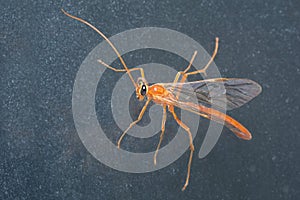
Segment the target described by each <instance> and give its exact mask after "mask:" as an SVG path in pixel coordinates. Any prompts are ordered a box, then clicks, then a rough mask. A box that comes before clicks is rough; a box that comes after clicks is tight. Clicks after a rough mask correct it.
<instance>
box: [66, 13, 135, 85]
mask: <svg viewBox="0 0 300 200" xmlns="http://www.w3.org/2000/svg"><path fill="white" fill-rule="evenodd" d="M61 11H62V12H63V13H64V14H65V15H67V16H68V17H70V18H72V19H75V20H77V21H80V22H81V23H84V24H86V25H87V26H89V27H90V28H92V29H93V30H94V31H96V32H97V33H98V34H99V35H101V36H102V37H103V38H104V39H105V40H106V42H107V43H108V44H109V45H110V46H111V48H112V49H113V50H114V52H115V53H116V54H117V56H118V58H119V59H120V61H121V63H122V65H123V66H124V68H125V70H126V72H127V73H128V76H129V78H130V80H131V81H132V83H133V85H134V87H135V88H137V85H136V83H135V81H134V79H133V77H132V75H131V74H130V71H129V69H128V67H127V65H126V63H125V62H124V60H123V58H122V57H121V55H120V53H119V51H118V50H117V48H116V47H115V46H114V45H113V44H112V42H111V41H110V40H109V39H108V38H107V37H106V36H105V35H104V34H103V33H102V32H101V31H99V30H98V29H97V28H96V27H95V26H93V25H92V24H90V23H89V22H87V21H85V20H83V19H81V18H79V17H76V16H73V15H71V14H69V13H67V12H66V11H65V10H64V9H61Z"/></svg>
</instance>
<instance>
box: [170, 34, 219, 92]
mask: <svg viewBox="0 0 300 200" xmlns="http://www.w3.org/2000/svg"><path fill="white" fill-rule="evenodd" d="M218 47H219V38H216V45H215V50H214V53H213V55H212V57H211V58H210V60H209V61H208V63H207V64H206V65H205V67H204V68H203V69H200V70H196V71H193V72H189V73H187V71H188V70H189V69H190V68H191V65H192V63H193V61H194V58H195V56H196V54H197V51H195V53H194V55H193V57H192V59H191V61H190V64H189V65H188V67H187V68H186V69H185V70H184V71H183V72H182V71H181V72H178V73H177V75H176V77H175V80H174V82H173V83H177V82H178V79H179V77H180V75H181V76H182V78H181V80H180V83H184V82H185V80H186V79H187V77H188V76H189V75H194V74H198V73H203V74H204V75H205V76H206V70H207V69H208V67H209V66H210V64H211V63H212V61H213V60H214V58H215V57H216V55H217V52H218ZM180 91H181V88H180V89H179V91H178V92H177V95H176V97H177V98H179V95H180Z"/></svg>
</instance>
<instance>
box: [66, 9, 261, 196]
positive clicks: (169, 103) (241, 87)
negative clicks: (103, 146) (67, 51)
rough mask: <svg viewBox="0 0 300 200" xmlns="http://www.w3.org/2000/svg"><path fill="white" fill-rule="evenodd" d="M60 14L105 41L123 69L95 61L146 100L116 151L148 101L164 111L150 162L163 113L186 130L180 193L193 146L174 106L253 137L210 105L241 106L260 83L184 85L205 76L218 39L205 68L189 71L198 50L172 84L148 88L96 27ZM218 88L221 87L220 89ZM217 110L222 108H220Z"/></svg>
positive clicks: (215, 81)
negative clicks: (125, 79)
mask: <svg viewBox="0 0 300 200" xmlns="http://www.w3.org/2000/svg"><path fill="white" fill-rule="evenodd" d="M62 11H63V13H64V14H65V15H67V16H68V17H70V18H73V19H75V20H78V21H80V22H82V23H84V24H86V25H87V26H89V27H90V28H92V29H93V30H95V31H96V32H97V33H99V34H100V35H101V36H102V37H103V38H104V39H105V40H106V41H107V42H108V44H109V45H110V46H111V47H112V49H113V50H114V51H115V53H116V54H117V56H118V58H119V60H120V61H121V63H122V65H123V67H124V69H116V68H114V67H111V66H110V65H108V64H106V63H104V62H103V61H102V60H100V59H99V60H98V62H99V63H101V64H102V65H103V66H105V67H107V68H109V69H111V70H113V71H115V72H126V73H127V74H128V76H129V78H130V79H131V81H132V83H133V85H134V87H135V91H136V97H137V98H138V99H139V100H140V101H142V100H144V99H146V103H145V104H144V106H143V108H142V110H141V112H140V114H139V116H138V119H137V120H135V121H133V122H132V123H131V124H130V125H129V127H128V128H127V129H126V130H125V131H124V132H123V134H122V135H121V136H120V138H119V140H118V141H117V146H118V148H120V145H121V141H122V139H123V138H124V136H125V135H126V133H127V132H128V131H129V130H130V128H132V127H133V126H134V125H135V124H137V123H138V122H139V121H140V120H141V119H142V117H143V115H144V113H145V111H146V109H147V107H148V105H149V103H150V101H153V102H154V103H156V104H159V105H161V106H162V108H163V118H162V125H161V135H160V140H159V143H158V145H157V149H156V151H155V153H154V156H153V163H154V164H155V165H156V163H157V155H158V151H159V148H160V145H161V142H162V140H163V136H164V133H165V123H166V113H167V110H168V111H169V112H170V113H171V114H172V115H173V118H174V120H175V121H176V122H177V123H178V125H179V126H181V127H182V128H183V129H184V130H185V131H186V133H187V136H188V137H187V138H188V140H189V144H190V156H189V161H188V167H187V176H186V181H185V184H184V186H183V188H182V190H185V189H186V187H187V186H188V184H189V179H190V171H191V163H192V158H193V152H194V145H193V138H192V134H191V132H190V129H189V127H188V126H187V125H186V124H185V123H184V122H182V121H181V120H180V119H179V118H178V116H177V115H176V113H175V111H174V107H178V108H181V109H183V110H187V111H190V112H192V113H195V114H197V115H200V116H202V117H205V118H207V119H210V120H213V121H216V122H219V123H223V122H224V123H225V126H226V127H227V128H229V129H230V130H231V131H232V132H233V133H235V135H236V136H238V137H239V138H241V139H245V140H250V139H251V138H252V136H251V133H250V132H249V131H248V130H247V129H246V128H245V127H244V126H243V125H242V124H241V123H239V122H238V121H237V120H235V119H233V118H232V117H230V116H228V115H226V114H225V113H222V112H220V111H218V110H216V109H214V108H211V107H209V106H211V105H214V106H216V107H218V106H219V105H224V104H226V106H227V107H228V108H229V109H234V108H237V107H240V106H242V105H243V104H245V103H247V102H248V101H250V100H251V99H253V98H254V97H255V96H257V95H258V94H259V93H260V92H261V87H260V85H259V84H257V83H255V82H254V81H251V80H248V79H236V78H233V79H230V78H216V79H207V80H200V81H195V82H185V81H186V79H187V77H188V76H189V75H194V74H198V73H202V74H204V75H206V70H207V69H208V67H209V65H210V64H211V63H212V62H213V59H214V58H215V56H216V54H217V51H218V42H219V39H218V38H216V44H215V50H214V52H213V55H212V57H211V59H210V61H209V62H208V63H207V65H206V66H205V67H203V69H201V70H197V71H192V72H188V71H189V70H190V68H191V65H192V63H193V60H194V59H195V56H196V55H197V51H195V52H194V55H193V56H192V58H191V60H190V63H189V65H188V66H187V68H186V69H185V70H184V71H182V72H178V74H177V75H176V77H175V79H174V82H173V83H156V84H153V85H148V83H147V81H146V79H145V75H144V70H143V69H142V68H132V69H128V67H127V66H126V64H125V62H124V60H123V59H122V57H121V55H120V53H119V52H118V50H117V49H116V47H115V46H114V45H113V44H112V43H111V41H110V40H109V39H108V38H107V37H106V36H105V35H104V34H103V33H102V32H101V31H99V30H98V29H97V28H95V27H94V26H93V25H91V24H90V23H88V22H87V21H85V20H83V19H81V18H78V17H75V16H73V15H70V14H69V13H67V12H65V11H64V10H62ZM136 70H139V71H140V73H141V77H140V78H139V79H138V80H137V82H135V81H134V80H133V77H132V75H131V72H132V71H136ZM180 77H181V79H180ZM221 85H222V86H224V87H220V86H221ZM206 86H208V87H210V88H211V89H210V90H209V91H208V89H207V87H206ZM195 94H196V97H197V99H198V101H199V102H200V103H201V104H195V103H192V102H190V101H189V99H190V97H191V96H193V95H195ZM224 95H225V98H224ZM179 96H180V100H179ZM211 99H213V100H214V101H211ZM224 99H225V102H224ZM219 107H221V108H222V106H219Z"/></svg>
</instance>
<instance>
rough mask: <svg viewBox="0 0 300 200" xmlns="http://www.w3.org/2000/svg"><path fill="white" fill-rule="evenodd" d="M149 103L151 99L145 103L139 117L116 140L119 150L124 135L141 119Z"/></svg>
mask: <svg viewBox="0 0 300 200" xmlns="http://www.w3.org/2000/svg"><path fill="white" fill-rule="evenodd" d="M150 101H151V99H148V100H147V102H146V103H145V105H144V107H143V109H142V110H141V112H140V114H139V117H138V119H137V120H135V121H134V122H131V124H130V125H129V127H128V128H127V129H126V130H125V131H124V133H123V134H122V135H121V137H120V138H119V140H118V148H119V149H120V144H121V141H122V139H123V137H124V136H125V135H126V133H127V132H128V131H129V129H131V128H132V127H133V126H134V125H135V124H137V123H138V122H139V121H140V120H141V119H142V117H143V115H144V113H145V111H146V108H147V106H148V104H149V102H150Z"/></svg>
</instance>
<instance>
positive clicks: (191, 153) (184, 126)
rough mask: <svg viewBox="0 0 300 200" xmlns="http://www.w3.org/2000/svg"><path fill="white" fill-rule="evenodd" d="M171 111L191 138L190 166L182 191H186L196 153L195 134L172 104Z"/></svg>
mask: <svg viewBox="0 0 300 200" xmlns="http://www.w3.org/2000/svg"><path fill="white" fill-rule="evenodd" d="M169 111H170V112H171V113H172V114H173V117H174V119H175V120H176V122H177V123H178V124H179V125H180V126H181V127H182V128H183V129H184V130H185V131H186V132H187V133H188V136H189V140H190V150H191V152H190V158H189V163H188V168H187V176H186V180H185V184H184V186H183V187H182V191H184V190H185V189H186V187H187V186H188V184H189V179H190V175H191V165H192V159H193V153H194V150H195V148H194V144H193V136H192V133H191V131H190V128H189V127H188V126H187V125H185V124H184V123H183V122H182V121H181V120H180V119H179V118H178V117H177V115H176V113H175V112H174V107H173V106H170V107H169Z"/></svg>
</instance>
